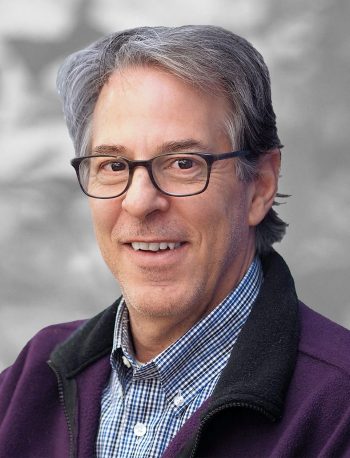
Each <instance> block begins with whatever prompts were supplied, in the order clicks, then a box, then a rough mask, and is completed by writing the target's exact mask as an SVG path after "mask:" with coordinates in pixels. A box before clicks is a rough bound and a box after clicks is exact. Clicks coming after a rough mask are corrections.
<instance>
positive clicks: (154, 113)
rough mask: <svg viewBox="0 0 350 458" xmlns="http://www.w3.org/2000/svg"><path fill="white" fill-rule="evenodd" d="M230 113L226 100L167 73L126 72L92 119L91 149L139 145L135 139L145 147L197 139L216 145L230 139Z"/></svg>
mask: <svg viewBox="0 0 350 458" xmlns="http://www.w3.org/2000/svg"><path fill="white" fill-rule="evenodd" d="M228 111H229V107H228V102H227V101H226V100H225V99H224V98H223V97H221V96H218V95H214V94H210V93H204V92H203V91H200V90H199V89H198V88H196V87H194V86H193V85H190V84H189V83H187V82H185V81H183V80H182V79H180V78H179V77H176V76H174V75H171V74H170V73H168V72H165V71H163V70H160V69H157V68H154V67H136V68H134V67H133V68H127V69H124V70H123V71H116V72H114V73H113V74H112V75H111V77H110V78H109V80H108V82H107V83H106V84H105V85H104V86H103V88H102V90H101V93H100V95H99V98H98V100H97V103H96V106H95V110H94V113H93V124H92V138H93V143H94V144H95V145H96V143H100V142H107V143H108V142H113V141H118V142H120V141H123V142H125V141H126V142H129V141H131V143H135V142H136V139H135V133H137V136H138V138H140V139H141V140H140V141H142V139H143V141H146V143H147V142H148V143H150V142H152V141H154V142H157V141H160V142H162V141H164V140H166V141H176V140H179V138H181V139H184V138H195V139H196V137H206V138H200V139H199V140H210V141H211V142H214V141H217V138H216V137H222V136H225V137H226V133H225V129H224V125H225V120H226V118H227V113H228ZM117 137H119V138H117ZM121 137H122V138H121Z"/></svg>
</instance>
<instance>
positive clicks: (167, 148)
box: [93, 138, 208, 156]
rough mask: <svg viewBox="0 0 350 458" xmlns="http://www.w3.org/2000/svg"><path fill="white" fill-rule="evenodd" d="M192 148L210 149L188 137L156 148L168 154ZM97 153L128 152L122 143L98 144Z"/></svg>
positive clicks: (193, 149)
mask: <svg viewBox="0 0 350 458" xmlns="http://www.w3.org/2000/svg"><path fill="white" fill-rule="evenodd" d="M188 150H192V151H194V152H197V151H198V152H201V151H208V146H207V145H205V144H204V143H202V142H200V141H199V140H195V139H193V138H187V139H184V140H175V141H170V142H165V143H162V144H161V145H160V146H158V147H157V148H156V150H155V153H156V154H167V153H177V152H181V151H188ZM93 153H95V154H105V155H112V156H115V155H118V156H120V155H125V154H127V149H126V148H125V147H124V146H122V145H116V144H112V145H98V146H96V147H95V148H94V149H93Z"/></svg>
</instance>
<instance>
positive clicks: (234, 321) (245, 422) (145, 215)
mask: <svg viewBox="0 0 350 458" xmlns="http://www.w3.org/2000/svg"><path fill="white" fill-rule="evenodd" d="M58 88H59V93H60V95H61V97H62V100H63V107H64V113H65V118H66V122H67V125H68V129H69V132H70V135H71V137H72V139H73V142H74V146H75V151H76V155H77V157H76V159H74V160H73V161H72V165H73V166H74V168H75V170H76V172H77V177H78V180H79V183H80V186H81V188H82V190H83V192H84V193H85V194H87V195H88V196H89V202H90V206H91V212H92V219H93V223H94V228H95V233H96V237H97V240H98V243H99V247H100V249H101V253H102V256H103V258H104V259H105V261H106V263H107V265H108V266H109V268H110V269H111V271H112V273H113V274H114V275H115V277H116V279H117V280H118V281H119V283H120V286H121V290H122V297H121V298H120V299H118V300H117V301H116V302H115V303H114V304H113V305H112V306H111V307H109V308H108V309H106V310H105V311H103V312H101V313H100V314H99V315H98V316H97V317H95V318H92V319H91V320H89V321H86V322H75V323H68V324H62V325H55V326H52V327H49V328H47V329H45V330H43V331H41V332H40V333H39V334H38V335H37V336H35V337H34V338H33V339H32V341H31V342H30V343H29V344H28V345H27V347H26V348H25V349H24V350H23V352H22V354H21V355H20V356H19V358H18V360H17V361H16V362H15V364H14V365H13V366H12V368H9V369H8V370H7V371H5V372H4V373H3V374H2V376H1V379H0V390H1V391H0V393H1V397H0V415H1V417H0V422H1V423H0V455H1V456H6V457H9V456H16V457H65V456H79V457H92V456H95V455H97V456H98V457H158V456H164V457H175V456H176V457H180V456H181V457H186V456H188V457H190V456H191V457H194V456H210V457H220V456H222V457H229V456H241V457H248V456H249V457H252V456H275V457H280V456H283V457H292V456H294V457H295V456H307V457H313V456H325V457H326V456H350V434H349V424H350V423H349V418H350V403H349V394H350V391H349V390H350V377H349V368H350V357H349V351H348V348H349V344H350V337H349V332H348V331H346V330H345V329H343V328H341V327H340V326H338V325H336V324H334V323H331V322H330V321H329V320H327V319H326V318H323V317H321V316H320V315H318V314H316V313H315V312H313V311H311V310H310V309H309V308H307V307H306V306H305V305H303V304H302V303H300V302H299V301H298V299H297V296H296V292H295V289H294V284H293V279H292V277H291V274H290V272H289V270H288V268H287V266H286V264H285V263H284V261H283V260H282V258H281V257H280V256H279V255H278V254H277V253H276V252H275V251H274V250H273V249H272V244H273V243H274V242H276V241H280V240H281V239H282V237H283V235H284V232H285V228H286V224H285V223H284V222H283V221H281V220H280V219H279V218H278V216H277V214H276V212H275V211H274V210H273V209H272V205H273V203H274V199H275V198H276V195H277V183H278V176H279V169H280V148H281V144H280V141H279V138H278V135H277V129H276V124H275V115H274V111H273V108H272V104H271V96H270V82H269V75H268V70H267V68H266V66H265V64H264V61H263V59H262V57H261V56H260V54H259V53H258V52H257V51H256V50H255V49H254V48H253V47H252V46H251V45H250V44H249V43H247V42H246V41H245V40H244V39H242V38H240V37H238V36H236V35H234V34H232V33H231V32H228V31H226V30H224V29H221V28H217V27H208V26H185V27H179V28H163V27H160V28H138V29H133V30H127V31H124V32H121V33H117V34H113V35H112V36H109V37H107V38H103V39H102V40H100V41H98V42H96V43H94V44H92V45H91V46H90V47H89V48H87V49H84V50H82V51H80V52H78V53H76V54H73V55H72V56H70V57H69V58H68V59H67V60H66V61H65V63H64V64H63V66H62V67H61V70H60V72H59V76H58Z"/></svg>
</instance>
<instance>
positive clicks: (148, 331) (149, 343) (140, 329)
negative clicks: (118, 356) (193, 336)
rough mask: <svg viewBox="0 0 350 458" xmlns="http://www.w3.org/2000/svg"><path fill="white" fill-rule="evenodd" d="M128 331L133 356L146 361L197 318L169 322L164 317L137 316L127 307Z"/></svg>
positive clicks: (179, 335)
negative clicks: (133, 352)
mask: <svg viewBox="0 0 350 458" xmlns="http://www.w3.org/2000/svg"><path fill="white" fill-rule="evenodd" d="M129 316H130V333H131V336H132V340H133V345H134V351H135V358H136V359H137V360H138V361H140V362H141V363H147V362H148V361H151V360H152V359H153V358H155V357H156V356H158V355H159V354H160V353H162V351H164V350H165V349H166V348H168V347H170V345H172V344H173V343H174V342H176V340H178V339H179V338H180V337H181V336H183V335H184V334H185V333H186V332H187V331H188V330H189V329H190V328H191V327H192V326H193V325H194V324H195V323H196V321H197V320H193V321H191V320H181V321H180V322H179V323H174V322H173V320H172V322H169V320H168V319H166V318H158V319H155V318H154V317H145V316H142V319H141V317H138V316H135V313H134V311H133V310H130V309H129Z"/></svg>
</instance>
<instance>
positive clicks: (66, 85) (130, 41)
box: [57, 25, 287, 254]
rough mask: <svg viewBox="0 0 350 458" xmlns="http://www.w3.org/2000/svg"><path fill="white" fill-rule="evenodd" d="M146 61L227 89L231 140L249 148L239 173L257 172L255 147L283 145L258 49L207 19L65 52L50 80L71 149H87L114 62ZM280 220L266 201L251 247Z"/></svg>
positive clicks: (278, 235)
mask: <svg viewBox="0 0 350 458" xmlns="http://www.w3.org/2000/svg"><path fill="white" fill-rule="evenodd" d="M145 65H151V66H153V67H159V68H161V69H163V70H165V71H168V72H169V73H171V74H173V75H175V76H177V77H179V78H181V79H183V80H184V81H186V82H188V83H190V84H191V85H193V86H194V87H196V88H199V89H200V90H202V91H205V92H210V93H212V94H217V95H218V96H224V97H226V99H227V100H228V102H229V105H230V107H231V110H230V113H228V115H227V119H226V125H225V127H226V130H227V133H228V135H229V137H230V139H231V142H232V147H234V148H235V149H249V150H251V151H252V154H251V155H249V156H248V157H247V158H240V159H239V160H238V161H237V167H236V171H237V175H238V177H239V178H240V179H241V180H243V181H251V180H254V179H256V177H257V175H258V173H259V157H260V156H261V154H267V153H268V152H269V151H270V150H272V149H274V148H281V147H282V145H281V143H280V140H279V138H278V135H277V127H276V116H275V113H274V111H273V107H272V102H271V88H270V77H269V71H268V68H267V66H266V65H265V62H264V60H263V58H262V56H261V54H260V53H259V52H258V51H257V50H256V49H255V48H254V47H253V46H252V45H251V44H250V43H249V42H248V41H247V40H245V39H244V38H242V37H239V36H237V35H235V34H233V33H232V32H229V31H227V30H225V29H223V28H220V27H214V26H199V25H191V26H182V27H139V28H135V29H130V30H125V31H122V32H118V33H114V34H112V35H110V36H107V37H104V38H102V39H100V40H98V41H96V42H95V43H92V44H91V45H90V46H89V47H87V48H86V49H83V50H81V51H78V52H76V53H74V54H72V55H70V56H68V57H67V59H66V60H65V62H64V63H63V65H62V66H61V68H60V70H59V73H58V77H57V88H58V92H59V94H60V96H61V98H62V101H63V111H64V115H65V120H66V123H67V127H68V131H69V134H70V136H71V138H72V140H73V143H74V148H75V151H76V155H77V156H84V155H86V154H87V153H88V152H89V147H90V141H91V120H92V114H93V111H94V107H95V104H96V101H97V99H98V96H99V93H100V91H101V89H102V87H103V85H104V84H105V83H106V81H107V80H108V78H109V77H110V75H111V74H112V73H113V72H114V71H115V70H121V69H123V68H127V67H135V66H145ZM281 196H282V195H281V194H277V197H281ZM274 204H275V205H278V204H277V203H276V202H274ZM286 227H287V224H286V223H285V222H283V221H282V220H281V219H280V218H279V217H278V215H277V213H276V211H275V210H274V209H272V208H271V209H270V211H269V212H268V213H267V215H266V216H265V218H264V220H263V221H262V222H261V223H260V224H259V225H258V226H257V227H256V250H257V252H258V253H260V254H262V253H266V252H269V251H270V250H271V247H272V244H273V243H275V242H279V241H281V240H282V238H283V236H284V234H285V231H286Z"/></svg>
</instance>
